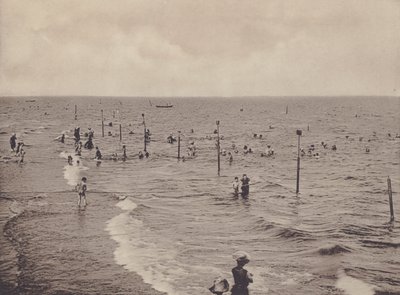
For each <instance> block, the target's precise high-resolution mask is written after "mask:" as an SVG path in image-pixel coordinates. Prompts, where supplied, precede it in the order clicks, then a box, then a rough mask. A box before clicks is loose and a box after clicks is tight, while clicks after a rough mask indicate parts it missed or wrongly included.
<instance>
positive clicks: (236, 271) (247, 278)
mask: <svg viewBox="0 0 400 295" xmlns="http://www.w3.org/2000/svg"><path fill="white" fill-rule="evenodd" d="M233 257H234V258H235V259H236V262H237V265H236V267H234V268H232V274H233V279H234V281H235V284H234V285H233V287H232V290H231V294H232V295H249V294H250V293H249V289H248V288H247V287H248V286H249V284H250V283H253V275H252V274H251V273H249V272H248V271H247V270H246V269H244V268H243V267H244V266H245V265H246V264H247V263H249V262H250V256H249V254H247V253H246V252H244V251H238V252H236V253H235V254H233Z"/></svg>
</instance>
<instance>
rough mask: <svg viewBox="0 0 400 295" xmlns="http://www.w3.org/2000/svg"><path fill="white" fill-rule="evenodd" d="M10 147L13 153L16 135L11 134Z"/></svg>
mask: <svg viewBox="0 0 400 295" xmlns="http://www.w3.org/2000/svg"><path fill="white" fill-rule="evenodd" d="M10 146H11V149H12V150H13V152H14V151H15V147H16V146H17V135H16V134H15V133H13V134H11V137H10Z"/></svg>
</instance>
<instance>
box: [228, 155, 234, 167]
mask: <svg viewBox="0 0 400 295" xmlns="http://www.w3.org/2000/svg"><path fill="white" fill-rule="evenodd" d="M228 160H229V164H232V162H233V155H232V153H231V152H228Z"/></svg>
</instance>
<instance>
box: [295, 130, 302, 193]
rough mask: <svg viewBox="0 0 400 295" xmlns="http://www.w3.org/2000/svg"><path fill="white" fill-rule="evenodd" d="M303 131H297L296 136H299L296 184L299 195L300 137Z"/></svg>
mask: <svg viewBox="0 0 400 295" xmlns="http://www.w3.org/2000/svg"><path fill="white" fill-rule="evenodd" d="M301 133H302V131H301V130H297V131H296V134H297V136H298V142H297V182H296V194H298V193H299V188H300V137H301Z"/></svg>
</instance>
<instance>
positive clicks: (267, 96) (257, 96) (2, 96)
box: [0, 94, 400, 99]
mask: <svg viewBox="0 0 400 295" xmlns="http://www.w3.org/2000/svg"><path fill="white" fill-rule="evenodd" d="M24 97H26V98H32V97H43V98H48V97H54V98H78V97H82V98H83V97H88V98H96V97H97V98H133V99H138V98H148V99H150V98H276V97H281V98H323V97H326V98H339V97H349V98H360V97H393V98H396V97H400V96H398V95H362V94H357V95H240V96H212V95H207V96H206V95H199V96H181V95H173V96H127V95H116V96H112V95H0V98H24Z"/></svg>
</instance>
